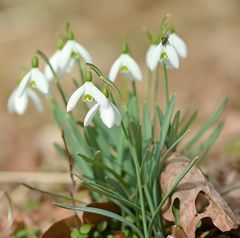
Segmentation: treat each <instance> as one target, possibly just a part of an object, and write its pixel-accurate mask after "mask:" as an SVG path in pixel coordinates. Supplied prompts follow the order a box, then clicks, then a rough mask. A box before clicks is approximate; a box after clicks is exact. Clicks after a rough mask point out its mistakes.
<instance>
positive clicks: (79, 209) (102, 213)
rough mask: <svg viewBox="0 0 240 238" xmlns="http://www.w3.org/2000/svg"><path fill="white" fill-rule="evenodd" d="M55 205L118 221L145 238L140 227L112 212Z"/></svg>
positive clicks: (141, 237)
mask: <svg viewBox="0 0 240 238" xmlns="http://www.w3.org/2000/svg"><path fill="white" fill-rule="evenodd" d="M53 204H54V205H56V206H58V207H62V208H65V209H69V210H74V211H81V212H89V213H93V214H97V215H102V216H106V217H109V218H112V219H115V220H118V221H120V222H122V223H123V224H125V225H127V226H129V227H131V228H132V229H133V230H134V231H135V232H136V233H137V234H138V235H139V237H140V238H144V237H143V234H142V231H141V230H140V229H139V228H138V227H136V226H135V225H134V224H132V223H131V222H129V221H128V220H126V219H125V218H123V217H122V216H120V215H118V214H116V213H113V212H110V211H107V210H104V209H100V208H94V207H80V206H69V205H63V204H59V203H56V202H54V203H53Z"/></svg>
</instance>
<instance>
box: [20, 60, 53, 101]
mask: <svg viewBox="0 0 240 238" xmlns="http://www.w3.org/2000/svg"><path fill="white" fill-rule="evenodd" d="M29 85H31V86H32V87H33V88H37V89H38V90H39V91H40V92H42V93H43V94H48V93H49V82H48V80H47V78H46V77H45V76H44V74H43V73H42V72H41V71H40V70H39V68H38V58H37V57H36V56H34V57H33V59H32V69H31V70H30V71H29V72H28V73H27V74H26V75H25V76H24V77H23V79H22V80H21V82H20V83H19V86H18V88H17V94H18V95H19V96H22V95H23V94H24V91H25V90H26V89H27V87H28V86H29Z"/></svg>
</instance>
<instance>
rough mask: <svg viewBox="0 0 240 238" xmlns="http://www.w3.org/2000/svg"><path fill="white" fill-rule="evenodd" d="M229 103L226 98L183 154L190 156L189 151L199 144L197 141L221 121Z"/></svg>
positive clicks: (186, 146)
mask: <svg viewBox="0 0 240 238" xmlns="http://www.w3.org/2000/svg"><path fill="white" fill-rule="evenodd" d="M227 102H228V99H227V98H224V100H223V101H222V102H221V103H220V105H219V107H218V108H217V110H216V112H215V113H214V115H213V116H212V117H211V118H210V119H209V120H208V121H207V122H206V123H204V124H203V126H202V127H201V128H200V129H199V131H198V132H197V133H196V135H195V136H194V137H193V138H192V140H190V141H189V142H188V143H187V145H185V146H184V147H183V149H182V153H184V154H188V151H189V150H190V149H191V148H192V147H193V146H194V145H195V144H196V143H197V141H198V140H199V139H200V138H201V137H202V135H203V134H204V133H205V132H206V131H207V130H208V129H209V128H210V127H211V126H212V125H213V124H214V123H215V122H216V121H217V120H218V119H219V117H220V116H221V115H222V113H223V111H224V109H225V107H226V105H227Z"/></svg>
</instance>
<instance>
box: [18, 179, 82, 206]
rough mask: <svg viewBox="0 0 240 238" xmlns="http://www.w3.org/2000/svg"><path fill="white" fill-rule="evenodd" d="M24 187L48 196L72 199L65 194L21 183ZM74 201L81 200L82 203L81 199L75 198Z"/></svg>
mask: <svg viewBox="0 0 240 238" xmlns="http://www.w3.org/2000/svg"><path fill="white" fill-rule="evenodd" d="M21 184H22V185H23V186H24V187H26V188H28V189H31V190H33V191H36V192H40V193H42V194H45V195H48V196H50V197H55V198H61V199H64V200H66V201H72V198H71V197H69V196H66V195H62V194H59V193H53V192H49V191H46V190H43V189H40V188H36V187H33V186H31V185H29V184H27V183H21ZM75 200H76V202H81V203H83V202H82V201H80V200H77V199H75Z"/></svg>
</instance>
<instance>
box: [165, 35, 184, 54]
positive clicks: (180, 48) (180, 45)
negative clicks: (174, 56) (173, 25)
mask: <svg viewBox="0 0 240 238" xmlns="http://www.w3.org/2000/svg"><path fill="white" fill-rule="evenodd" d="M168 41H169V44H170V45H172V46H173V47H174V48H175V50H176V51H177V53H178V55H179V56H180V57H181V58H186V57H187V46H186V44H185V42H184V41H183V40H182V39H181V38H180V37H179V36H178V35H176V34H175V33H172V34H170V36H169V38H168Z"/></svg>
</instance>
